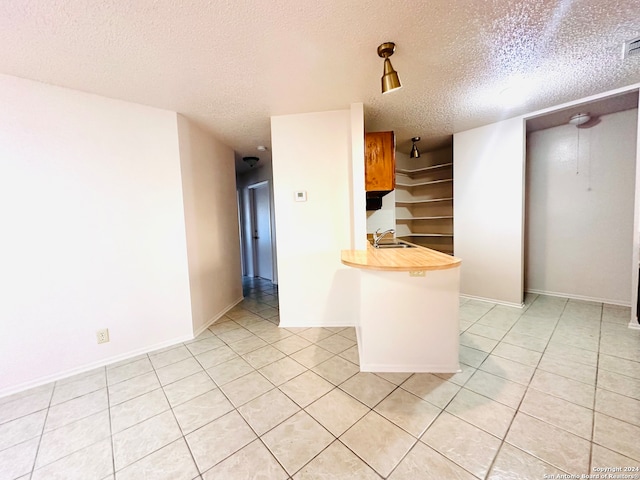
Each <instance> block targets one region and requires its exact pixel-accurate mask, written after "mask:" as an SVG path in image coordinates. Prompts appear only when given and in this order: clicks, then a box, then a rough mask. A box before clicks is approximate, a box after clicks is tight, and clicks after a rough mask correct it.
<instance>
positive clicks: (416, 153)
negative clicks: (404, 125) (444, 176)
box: [409, 137, 420, 158]
mask: <svg viewBox="0 0 640 480" xmlns="http://www.w3.org/2000/svg"><path fill="white" fill-rule="evenodd" d="M411 141H412V142H413V146H412V147H411V153H410V154H409V157H410V158H420V150H418V146H417V145H416V142H419V141H420V137H413V138H412V139H411Z"/></svg>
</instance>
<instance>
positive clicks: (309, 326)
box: [279, 320, 356, 328]
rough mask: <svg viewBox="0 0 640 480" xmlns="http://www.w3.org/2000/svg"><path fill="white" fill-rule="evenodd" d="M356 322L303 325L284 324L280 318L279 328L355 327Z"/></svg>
mask: <svg viewBox="0 0 640 480" xmlns="http://www.w3.org/2000/svg"><path fill="white" fill-rule="evenodd" d="M355 326H356V324H355V323H353V324H349V325H345V324H344V322H342V323H339V324H333V323H322V324H315V323H314V324H304V325H300V324H284V323H282V320H280V325H279V327H281V328H323V327H324V328H327V327H329V328H337V327H355Z"/></svg>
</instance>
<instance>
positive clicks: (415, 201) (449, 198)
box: [396, 197, 453, 205]
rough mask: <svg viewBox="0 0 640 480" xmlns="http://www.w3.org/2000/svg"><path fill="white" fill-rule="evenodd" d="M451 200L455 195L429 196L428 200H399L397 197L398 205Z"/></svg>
mask: <svg viewBox="0 0 640 480" xmlns="http://www.w3.org/2000/svg"><path fill="white" fill-rule="evenodd" d="M451 200H453V197H446V198H429V199H427V200H397V199H396V205H416V204H419V203H435V202H449V201H451Z"/></svg>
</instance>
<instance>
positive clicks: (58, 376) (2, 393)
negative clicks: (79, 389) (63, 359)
mask: <svg viewBox="0 0 640 480" xmlns="http://www.w3.org/2000/svg"><path fill="white" fill-rule="evenodd" d="M242 300H244V297H240V299H238V300H236V301H235V302H233V303H231V304H230V305H229V306H228V307H226V308H225V309H224V310H223V311H222V313H220V314H219V315H216V316H215V317H213V318H212V319H211V320H209V321H208V322H207V324H206V325H203V326H202V327H200V328H199V329H198V330H197V331H195V332H194V333H193V334H192V335H183V336H180V337H177V338H173V339H171V340H165V341H164V342H160V343H157V344H154V345H150V346H146V347H142V348H138V349H136V350H133V351H131V352H127V353H121V354H119V355H115V356H113V357H108V358H105V359H102V360H99V361H96V362H91V363H88V364H85V365H82V366H80V367H76V368H71V369H69V370H65V371H62V372H59V373H55V374H52V375H47V376H44V377H39V378H37V379H35V380H30V381H28V382H24V383H20V384H18V385H13V386H11V387H8V388H4V389H2V390H0V398H2V397H6V396H8V395H13V394H14V393H18V392H22V391H24V390H29V389H31V388H35V387H39V386H40V385H45V384H47V383H50V382H55V381H57V380H62V379H64V378H68V377H72V376H74V375H78V374H80V373H84V372H88V371H90V370H94V369H96V368H100V367H104V366H106V365H111V364H112V363H116V362H120V361H122V360H126V359H128V358H133V357H136V356H138V355H142V354H144V353H149V352H153V351H155V350H160V349H161V348H166V347H170V346H172V345H177V344H179V343H183V342H187V341H189V340H193V339H194V338H196V337H197V336H198V335H200V334H201V333H202V332H204V331H205V330H206V329H207V328H209V326H211V324H213V323H215V322H216V321H217V320H219V319H220V318H222V316H223V315H224V314H225V313H227V312H228V311H229V310H231V309H232V308H233V307H235V306H236V305H237V304H238V303H240V302H241V301H242Z"/></svg>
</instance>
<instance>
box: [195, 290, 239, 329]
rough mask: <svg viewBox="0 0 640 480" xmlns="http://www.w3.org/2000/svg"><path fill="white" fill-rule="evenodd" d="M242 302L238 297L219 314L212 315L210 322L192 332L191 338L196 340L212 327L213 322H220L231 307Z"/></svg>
mask: <svg viewBox="0 0 640 480" xmlns="http://www.w3.org/2000/svg"><path fill="white" fill-rule="evenodd" d="M242 300H244V297H240V298H239V299H238V300H234V301H233V302H231V303H230V304H229V305H227V306H226V307H224V308H223V309H222V310H221V311H220V313H218V314H216V315H214V316H213V317H212V318H211V319H210V320H208V321H207V323H205V324H204V325H202V326H201V327H200V328H198V329H197V330H194V332H193V338H196V337H197V336H198V335H200V334H201V333H202V332H204V331H205V330H206V329H207V328H209V327H210V326H211V325H213V324H214V323H215V322H217V321H218V320H220V319H221V318H222V317H223V316H224V315H225V314H226V313H227V312H228V311H229V310H231V309H232V308H233V307H235V306H236V305H238V304H239V303H240V302H241V301H242Z"/></svg>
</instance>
